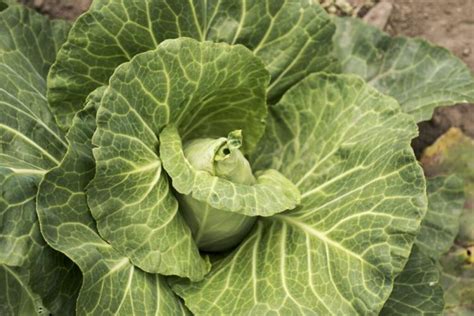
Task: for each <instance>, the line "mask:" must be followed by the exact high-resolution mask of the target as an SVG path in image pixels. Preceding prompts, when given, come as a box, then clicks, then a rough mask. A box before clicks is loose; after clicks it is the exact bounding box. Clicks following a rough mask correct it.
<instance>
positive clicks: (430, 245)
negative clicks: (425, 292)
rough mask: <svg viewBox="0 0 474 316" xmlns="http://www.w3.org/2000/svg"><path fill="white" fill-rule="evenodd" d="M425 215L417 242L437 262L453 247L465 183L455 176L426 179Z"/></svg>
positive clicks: (461, 210) (461, 209) (457, 229)
mask: <svg viewBox="0 0 474 316" xmlns="http://www.w3.org/2000/svg"><path fill="white" fill-rule="evenodd" d="M427 184H428V185H427V191H428V212H427V213H426V216H425V218H424V219H423V222H422V223H421V229H420V233H419V234H418V235H417V236H416V243H417V245H418V246H419V248H420V249H421V251H423V252H424V253H425V254H426V255H427V256H429V257H431V258H432V259H433V260H435V261H438V259H439V258H440V257H441V255H443V254H444V253H446V252H447V251H448V250H449V248H450V247H451V246H452V244H453V242H454V239H455V238H456V235H457V233H458V231H459V219H460V216H461V214H462V212H463V208H464V183H463V181H462V179H461V178H459V177H457V176H449V177H436V178H432V179H429V180H428V183H427Z"/></svg>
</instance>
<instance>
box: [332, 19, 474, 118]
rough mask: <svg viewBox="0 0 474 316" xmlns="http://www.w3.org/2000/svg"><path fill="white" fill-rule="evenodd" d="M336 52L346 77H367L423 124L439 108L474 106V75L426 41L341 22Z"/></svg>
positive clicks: (338, 28)
mask: <svg viewBox="0 0 474 316" xmlns="http://www.w3.org/2000/svg"><path fill="white" fill-rule="evenodd" d="M335 21H336V24H337V31H336V34H335V36H334V47H335V54H336V56H337V57H338V58H339V60H340V61H341V63H342V69H343V72H345V73H353V74H357V75H359V76H362V77H363V78H364V79H365V80H366V81H367V82H369V83H370V84H371V85H372V86H374V87H375V88H376V89H378V90H379V91H381V92H382V93H385V94H387V95H390V96H392V97H394V98H395V99H397V101H398V102H399V103H400V105H401V107H402V110H403V111H404V112H405V113H408V114H411V115H413V117H414V118H415V120H416V121H417V122H420V121H424V120H428V119H430V118H431V115H432V114H433V110H434V109H435V108H436V107H437V106H442V105H453V104H456V103H468V102H474V77H473V75H472V73H471V71H470V70H469V68H468V67H467V66H466V65H465V64H463V62H462V61H461V60H459V59H458V58H457V57H455V56H454V55H453V54H452V53H451V52H449V51H448V50H447V49H444V48H441V47H437V46H434V45H432V44H430V43H428V42H426V41H424V40H421V39H412V38H405V37H394V38H392V37H390V36H389V35H387V34H385V33H383V32H382V31H380V30H378V29H377V28H375V27H372V26H369V25H367V24H365V23H363V22H362V21H360V20H359V19H354V18H336V19H335Z"/></svg>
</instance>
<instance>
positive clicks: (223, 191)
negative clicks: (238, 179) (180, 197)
mask: <svg viewBox="0 0 474 316" xmlns="http://www.w3.org/2000/svg"><path fill="white" fill-rule="evenodd" d="M160 141H161V146H160V157H161V159H162V161H163V166H164V168H165V170H166V172H167V173H168V175H169V176H170V177H171V179H172V180H173V188H174V189H176V190H177V191H178V192H179V193H181V194H186V195H188V194H192V196H193V198H195V199H197V200H198V201H201V202H206V203H207V204H208V205H210V206H212V207H214V208H216V209H219V210H223V211H229V212H235V213H239V214H243V215H247V216H271V215H274V214H277V213H281V212H283V211H285V210H291V209H294V208H295V207H296V205H297V204H298V203H299V202H300V199H301V197H300V192H299V191H298V189H297V188H296V187H295V186H294V184H293V183H291V181H289V180H288V179H287V178H285V177H284V176H283V175H281V174H280V173H279V172H278V171H276V170H266V171H264V172H261V173H260V174H257V183H256V184H255V185H244V184H239V183H233V182H232V181H229V180H226V179H224V178H219V177H217V176H213V175H211V174H210V173H209V172H207V171H202V170H196V169H195V168H194V167H193V166H192V165H191V164H190V163H189V162H188V161H187V160H186V157H185V156H184V152H183V145H182V143H181V138H180V136H179V133H178V130H177V129H176V127H174V126H173V125H170V126H168V127H166V128H165V129H164V130H163V132H161V134H160Z"/></svg>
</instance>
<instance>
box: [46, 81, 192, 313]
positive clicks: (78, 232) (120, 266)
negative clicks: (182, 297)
mask: <svg viewBox="0 0 474 316" xmlns="http://www.w3.org/2000/svg"><path fill="white" fill-rule="evenodd" d="M103 92H104V88H99V89H98V90H97V91H95V92H94V93H93V94H91V96H90V98H89V102H88V104H87V106H86V108H85V109H84V110H83V111H80V112H78V114H77V115H76V117H75V119H74V121H73V122H74V123H73V126H72V128H71V130H70V131H69V133H68V136H67V138H68V141H69V143H70V145H69V149H68V152H67V154H66V156H65V158H64V160H63V162H62V163H61V165H60V166H58V167H56V168H54V169H53V170H51V171H50V172H48V173H47V174H46V176H45V178H44V180H43V182H42V183H41V186H40V190H39V200H38V214H39V218H40V221H41V225H42V232H43V235H44V236H45V238H46V240H47V241H48V243H49V244H50V245H51V246H52V247H54V248H55V249H57V250H59V251H61V252H63V253H65V254H66V255H67V256H68V257H70V258H71V259H72V260H73V261H74V262H75V263H76V264H77V265H78V266H79V267H80V269H81V271H82V273H83V285H82V288H81V292H80V295H79V299H78V301H77V307H76V310H77V313H78V315H92V314H94V315H138V314H139V315H156V314H163V315H186V313H187V312H186V310H185V308H184V307H183V306H182V304H181V303H180V302H179V300H177V299H176V297H175V296H174V294H173V293H172V292H171V290H170V289H169V288H168V285H167V284H166V281H165V280H164V278H163V277H162V276H160V275H156V274H148V273H145V272H143V271H141V270H140V269H138V268H136V267H135V266H134V265H133V264H132V263H131V262H130V261H129V259H128V258H127V257H125V256H123V255H121V254H119V253H118V252H117V251H116V250H114V249H113V247H112V246H111V245H109V244H108V243H107V242H105V241H104V240H103V239H101V238H100V236H99V234H98V232H97V230H96V228H95V227H96V224H95V222H94V220H93V218H92V217H91V215H90V213H89V208H88V207H87V201H86V194H85V188H86V186H87V184H88V183H89V181H90V180H91V179H92V178H93V176H94V168H95V163H94V159H93V156H92V144H91V137H92V135H93V133H94V131H95V128H96V126H95V125H96V123H95V113H96V107H97V106H98V103H99V102H100V99H101V97H102V94H103Z"/></svg>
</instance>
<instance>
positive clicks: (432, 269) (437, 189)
mask: <svg viewBox="0 0 474 316" xmlns="http://www.w3.org/2000/svg"><path fill="white" fill-rule="evenodd" d="M427 193H428V211H427V212H426V215H425V218H424V219H423V221H422V223H421V227H420V232H419V234H418V235H417V236H416V241H415V246H414V247H413V250H412V253H411V255H410V259H409V260H408V263H407V265H406V266H405V268H404V269H403V272H402V273H401V274H400V275H399V276H398V277H397V278H396V279H395V284H394V286H393V291H392V294H391V295H390V298H389V299H388V301H387V303H386V304H385V306H384V309H383V310H382V314H384V315H432V314H440V313H441V312H442V311H443V307H444V299H443V288H442V286H441V284H440V276H439V268H438V267H437V266H436V262H437V261H438V260H439V258H440V257H441V255H442V254H444V253H445V252H447V251H448V250H449V248H450V247H451V246H452V244H453V242H454V238H455V237H456V234H457V232H458V230H459V218H460V216H461V213H462V210H463V205H464V193H463V181H462V179H461V178H459V177H457V176H449V177H435V178H431V179H428V182H427Z"/></svg>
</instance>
